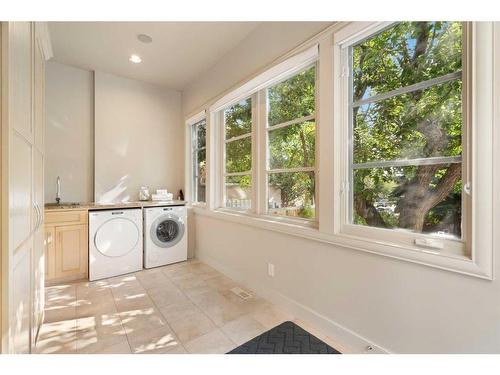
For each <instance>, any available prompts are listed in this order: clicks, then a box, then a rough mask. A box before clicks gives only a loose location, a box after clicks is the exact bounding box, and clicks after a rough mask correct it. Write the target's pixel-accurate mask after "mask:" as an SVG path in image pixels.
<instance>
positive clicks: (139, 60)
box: [129, 55, 142, 64]
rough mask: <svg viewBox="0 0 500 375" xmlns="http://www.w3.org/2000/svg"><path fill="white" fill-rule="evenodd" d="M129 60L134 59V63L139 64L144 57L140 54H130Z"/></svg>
mask: <svg viewBox="0 0 500 375" xmlns="http://www.w3.org/2000/svg"><path fill="white" fill-rule="evenodd" d="M129 60H130V61H132V62H133V63H134V64H139V63H140V62H142V59H141V57H140V56H139V55H130V58H129Z"/></svg>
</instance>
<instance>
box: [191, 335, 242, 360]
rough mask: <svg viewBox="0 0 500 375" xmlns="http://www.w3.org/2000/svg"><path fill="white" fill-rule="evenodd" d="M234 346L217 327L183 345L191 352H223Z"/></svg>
mask: <svg viewBox="0 0 500 375" xmlns="http://www.w3.org/2000/svg"><path fill="white" fill-rule="evenodd" d="M236 346H237V345H236V344H235V343H233V342H232V341H231V340H229V339H228V338H227V337H226V336H225V335H224V334H223V333H222V331H221V330H219V329H216V330H213V331H212V332H209V333H207V334H205V335H203V336H200V337H198V338H196V339H194V340H192V341H189V342H187V343H186V344H185V345H184V347H185V348H186V350H187V351H188V352H189V353H192V354H224V353H227V352H229V351H231V350H232V349H234V348H235V347H236Z"/></svg>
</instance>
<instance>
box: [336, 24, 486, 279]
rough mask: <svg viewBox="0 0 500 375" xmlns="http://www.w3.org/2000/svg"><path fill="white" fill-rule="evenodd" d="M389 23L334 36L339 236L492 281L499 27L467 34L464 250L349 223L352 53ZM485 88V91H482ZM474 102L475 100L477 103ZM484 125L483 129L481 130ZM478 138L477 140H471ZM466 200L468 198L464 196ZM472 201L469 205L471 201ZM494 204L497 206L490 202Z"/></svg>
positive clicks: (479, 27)
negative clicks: (427, 244)
mask: <svg viewBox="0 0 500 375" xmlns="http://www.w3.org/2000/svg"><path fill="white" fill-rule="evenodd" d="M389 25H390V23H387V22H374V23H368V22H356V23H351V24H348V25H347V26H346V27H344V28H342V29H341V30H340V31H338V32H337V33H336V34H335V35H334V41H333V49H334V51H333V53H334V80H336V82H335V84H334V94H333V96H334V98H335V103H334V111H335V120H334V121H335V123H336V126H334V129H335V135H334V139H335V150H336V151H335V165H334V174H335V188H334V189H335V192H334V193H335V195H336V196H337V197H338V200H337V201H336V202H337V203H338V205H337V207H338V208H337V209H336V210H335V207H334V210H335V212H334V233H335V235H336V236H337V237H338V238H339V240H341V241H346V242H348V243H349V244H350V245H351V246H353V247H355V248H358V249H360V250H364V251H369V252H374V253H379V254H383V255H387V256H392V257H396V258H400V259H405V260H410V261H414V262H418V263H425V264H430V265H433V266H436V267H440V268H445V269H452V270H458V271H460V272H463V273H468V274H471V275H476V276H479V277H484V278H492V277H493V270H492V253H491V252H492V227H491V220H490V222H489V223H488V222H487V218H488V217H489V218H492V210H491V207H486V206H484V203H481V202H484V201H487V199H486V198H487V197H491V198H492V180H491V177H492V176H491V168H492V158H491V155H492V138H493V137H492V130H493V110H494V108H493V105H492V97H493V85H492V82H493V79H492V78H493V71H492V65H491V64H492V60H493V55H492V50H493V49H492V48H491V45H492V44H491V43H492V42H493V26H492V24H489V25H487V24H486V23H478V24H467V27H466V28H464V34H465V39H464V40H466V41H467V43H466V45H464V50H466V55H464V57H465V59H464V69H463V71H464V72H469V73H466V74H465V75H464V76H463V83H464V86H463V87H464V89H463V90H464V93H465V95H464V96H463V97H464V104H465V105H464V108H468V109H469V110H468V111H466V115H465V116H466V118H465V121H466V122H467V123H468V125H466V124H465V123H464V125H465V126H464V129H465V128H466V127H467V126H468V129H469V130H465V134H468V133H470V134H471V135H472V136H471V137H469V139H467V140H466V142H465V143H464V144H463V149H464V158H463V165H464V166H466V165H469V164H470V165H471V169H470V170H469V169H466V172H465V174H463V177H462V178H463V181H465V182H468V181H470V186H471V201H472V206H473V207H474V210H471V209H466V210H465V212H464V213H463V215H464V216H465V217H464V224H465V225H466V227H467V228H471V229H470V230H465V231H464V235H463V237H464V241H465V244H466V247H465V248H464V247H463V245H462V243H461V242H457V241H448V240H441V239H439V241H441V243H442V244H443V246H444V248H443V249H442V250H437V249H433V248H427V247H420V246H417V245H415V240H416V239H423V240H424V241H426V240H429V239H431V241H432V240H434V238H435V237H434V238H433V237H432V236H429V235H426V234H417V233H409V232H406V231H399V230H387V229H382V228H372V227H365V226H360V225H354V224H351V223H350V222H349V209H350V205H349V200H350V196H351V192H350V191H349V190H350V189H349V185H348V181H349V172H350V170H349V158H350V146H349V131H350V116H351V114H350V112H349V111H348V101H349V100H350V98H349V90H348V84H349V77H348V75H349V69H348V65H347V64H346V63H347V56H346V55H347V51H348V47H349V46H351V45H353V44H355V43H357V42H358V41H360V40H362V39H365V38H366V37H368V36H370V35H373V34H375V33H377V32H378V31H380V30H381V29H383V28H385V27H387V26H389ZM479 87H481V90H480V89H479ZM471 99H472V100H471ZM478 124H481V126H478ZM471 138H472V139H471ZM464 195H465V193H464ZM465 201H466V200H465ZM490 202H491V200H490Z"/></svg>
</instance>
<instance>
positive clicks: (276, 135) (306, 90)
mask: <svg viewBox="0 0 500 375" xmlns="http://www.w3.org/2000/svg"><path fill="white" fill-rule="evenodd" d="M315 80H316V66H315V65H313V66H311V67H308V68H307V69H305V70H304V71H302V72H300V73H299V74H296V75H294V76H293V77H291V78H288V79H287V80H285V81H283V82H280V83H278V84H276V85H274V86H272V87H270V88H268V89H267V134H268V151H267V153H268V163H267V178H268V187H267V205H268V213H270V214H273V215H281V216H292V217H300V218H307V219H313V218H314V217H315V159H316V155H315V152H316V147H315V142H316V124H315V108H316V101H315V98H316V95H315Z"/></svg>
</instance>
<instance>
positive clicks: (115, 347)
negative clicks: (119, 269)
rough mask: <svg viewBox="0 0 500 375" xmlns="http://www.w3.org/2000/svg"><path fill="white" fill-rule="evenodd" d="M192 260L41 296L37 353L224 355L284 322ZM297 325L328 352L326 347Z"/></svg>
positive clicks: (283, 315) (284, 316) (275, 312)
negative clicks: (42, 306)
mask: <svg viewBox="0 0 500 375" xmlns="http://www.w3.org/2000/svg"><path fill="white" fill-rule="evenodd" d="M235 286H239V285H238V284H237V283H236V282H234V281H233V280H231V279H229V278H228V277H226V276H224V275H223V274H221V273H219V272H217V271H216V270H214V269H213V268H211V267H209V266H208V265H206V264H204V263H201V262H199V261H197V260H190V261H187V262H183V263H177V264H173V265H169V266H165V267H160V268H155V269H151V270H143V271H140V272H136V273H134V274H128V275H124V276H119V277H114V278H110V279H105V280H100V281H95V282H80V283H68V284H63V285H57V286H50V287H47V288H46V310H45V321H44V324H43V326H42V327H41V329H40V333H39V339H38V343H37V346H36V352H37V353H61V354H62V353H70V354H76V353H115V354H120V353H123V354H129V353H169V354H181V353H226V352H228V351H230V350H231V349H233V348H235V347H237V346H238V345H241V344H243V343H244V342H246V341H248V340H250V339H252V338H253V337H255V336H258V335H259V334H261V333H263V332H265V331H267V330H268V329H270V328H272V327H274V326H276V325H278V324H280V323H282V322H284V321H286V320H294V318H293V317H292V316H291V315H290V314H287V313H285V312H284V311H281V310H280V309H278V308H277V307H275V306H273V305H272V304H271V303H269V302H268V301H266V300H265V299H263V298H260V297H259V296H257V295H255V294H254V296H253V298H251V299H248V300H243V299H241V298H240V297H238V296H236V295H235V294H234V293H232V292H231V291H230V289H231V288H233V287H235ZM295 322H296V323H297V324H299V325H301V326H303V327H304V328H305V329H307V330H308V331H309V332H311V333H313V334H315V335H316V336H318V337H320V338H321V339H323V340H324V341H326V342H328V343H329V344H330V345H332V346H337V347H338V345H335V344H334V343H332V341H331V340H330V339H329V338H328V337H326V336H324V335H321V334H320V333H318V332H317V331H313V329H312V328H311V327H310V326H308V325H307V324H306V323H305V322H303V321H299V320H295Z"/></svg>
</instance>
